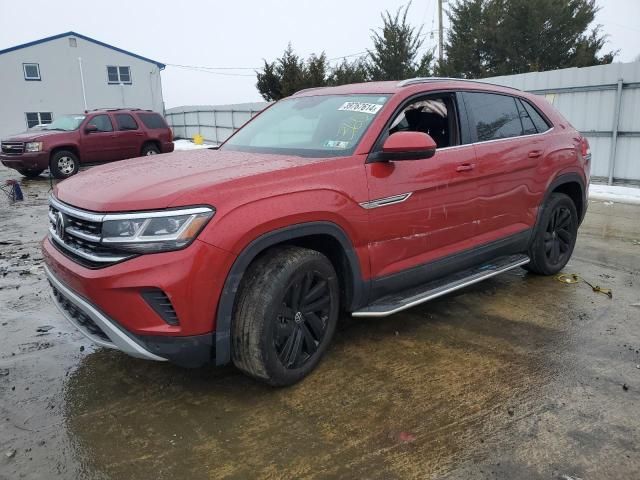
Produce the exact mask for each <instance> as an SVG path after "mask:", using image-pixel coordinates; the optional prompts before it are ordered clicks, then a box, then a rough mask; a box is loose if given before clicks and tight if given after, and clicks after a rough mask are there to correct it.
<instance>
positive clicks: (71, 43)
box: [69, 37, 78, 48]
mask: <svg viewBox="0 0 640 480" xmlns="http://www.w3.org/2000/svg"><path fill="white" fill-rule="evenodd" d="M69 46H70V47H71V48H76V47H77V46H78V40H77V39H76V38H75V37H69Z"/></svg>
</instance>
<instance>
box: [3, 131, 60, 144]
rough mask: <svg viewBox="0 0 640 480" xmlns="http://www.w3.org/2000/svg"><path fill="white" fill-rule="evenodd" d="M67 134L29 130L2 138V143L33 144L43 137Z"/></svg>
mask: <svg viewBox="0 0 640 480" xmlns="http://www.w3.org/2000/svg"><path fill="white" fill-rule="evenodd" d="M65 133H69V132H63V131H61V130H29V131H26V132H22V133H17V134H15V135H11V136H10V137H8V138H3V139H2V141H3V142H33V141H35V140H39V139H41V138H43V137H49V136H51V135H60V134H65Z"/></svg>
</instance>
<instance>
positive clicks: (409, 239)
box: [365, 94, 478, 286]
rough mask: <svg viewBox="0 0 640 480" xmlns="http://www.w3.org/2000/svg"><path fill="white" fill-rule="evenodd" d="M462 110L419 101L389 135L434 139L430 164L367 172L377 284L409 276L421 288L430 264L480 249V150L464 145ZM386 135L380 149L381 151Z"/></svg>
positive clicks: (379, 166)
mask: <svg viewBox="0 0 640 480" xmlns="http://www.w3.org/2000/svg"><path fill="white" fill-rule="evenodd" d="M458 111H459V110H458V108H457V102H456V96H455V95H453V94H439V95H430V96H425V97H422V98H419V99H417V100H412V101H411V102H410V103H408V104H407V105H405V106H404V107H403V108H401V111H400V112H399V113H398V114H397V115H396V118H395V119H394V120H392V122H391V123H390V124H389V126H388V127H387V132H386V134H385V136H386V135H393V134H394V133H395V132H397V131H422V132H424V133H428V134H429V135H431V137H432V138H433V139H434V140H435V141H436V144H437V146H438V148H437V150H436V154H435V155H434V156H433V157H432V158H429V159H424V160H407V161H394V162H384V163H368V164H367V165H366V172H367V179H368V184H369V198H370V201H369V202H368V203H367V205H365V207H366V208H367V209H368V211H369V224H370V241H369V254H370V259H371V260H370V261H371V274H372V277H373V278H374V279H375V278H381V277H389V276H390V275H393V274H398V273H400V272H402V273H408V274H409V276H410V277H413V278H414V279H415V280H416V282H413V283H417V282H418V281H421V280H423V279H424V278H423V277H424V275H421V272H420V270H421V269H428V267H423V265H424V264H426V263H429V262H432V261H434V260H437V259H441V258H443V257H447V256H450V255H453V254H456V253H459V252H461V251H463V250H465V249H469V248H470V247H471V246H473V244H474V240H473V238H472V234H473V222H474V220H475V215H476V213H475V212H476V202H477V200H478V198H477V197H478V195H477V191H476V188H475V173H474V165H475V153H474V148H473V145H470V144H469V145H461V144H460V143H461V135H460V127H459V124H460V122H459V121H458V114H457V112H458ZM385 136H383V138H381V140H380V141H379V142H378V143H377V144H376V147H374V149H380V148H381V143H382V142H383V141H384V137H385ZM408 269H413V272H407V270H408ZM422 273H428V272H422ZM414 274H416V275H414ZM401 283H403V282H401ZM409 283H412V282H411V281H410V282H409ZM399 286H402V285H399Z"/></svg>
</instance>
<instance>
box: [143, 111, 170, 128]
mask: <svg viewBox="0 0 640 480" xmlns="http://www.w3.org/2000/svg"><path fill="white" fill-rule="evenodd" d="M138 118H139V119H140V121H141V122H142V123H143V124H144V126H145V127H147V128H148V129H151V130H154V129H157V128H167V124H166V122H165V121H164V118H162V117H161V116H160V115H158V114H157V113H139V114H138Z"/></svg>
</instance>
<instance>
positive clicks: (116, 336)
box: [44, 265, 167, 362]
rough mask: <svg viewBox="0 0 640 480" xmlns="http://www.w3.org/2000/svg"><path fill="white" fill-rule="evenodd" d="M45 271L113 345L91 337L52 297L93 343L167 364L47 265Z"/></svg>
mask: <svg viewBox="0 0 640 480" xmlns="http://www.w3.org/2000/svg"><path fill="white" fill-rule="evenodd" d="M44 271H45V273H46V275H47V278H49V281H50V282H51V283H52V284H53V285H55V287H56V289H57V290H58V291H59V292H60V293H61V294H63V295H64V296H65V298H66V299H67V300H68V301H69V302H71V303H73V304H74V305H75V306H76V307H77V308H79V309H80V310H82V311H83V312H84V313H85V314H86V315H88V316H89V317H90V318H91V320H93V321H94V322H95V323H96V325H98V326H99V327H100V329H101V330H102V331H103V332H104V333H105V335H106V336H107V337H109V339H110V340H111V341H112V342H113V343H109V342H105V341H104V340H102V339H100V338H98V337H96V336H94V335H91V334H90V333H89V332H87V331H86V330H85V329H83V328H82V327H81V326H79V325H78V324H77V323H76V321H75V319H74V318H73V317H72V316H71V315H69V314H68V313H67V312H66V311H65V309H64V308H63V307H62V305H60V304H59V303H58V300H57V299H56V298H55V296H54V295H52V297H53V301H54V303H55V305H56V307H58V310H60V313H62V315H63V316H64V317H65V318H66V319H67V320H68V321H69V322H71V324H72V325H73V326H74V327H76V328H77V329H78V330H80V332H82V333H83V334H84V335H85V336H86V337H87V338H88V339H89V340H91V341H92V342H93V343H96V344H98V345H100V346H102V347H107V348H115V349H116V350H121V351H123V352H124V353H127V354H129V355H131V356H133V357H138V358H144V359H145V360H155V361H159V362H165V361H166V360H167V359H166V358H162V357H159V356H157V355H155V354H153V353H151V352H150V351H148V350H147V349H146V348H144V347H142V345H140V344H138V343H137V342H135V341H134V340H133V339H132V338H131V337H129V336H128V335H127V334H125V333H124V332H123V331H122V330H121V329H120V328H119V327H117V326H115V325H114V321H113V320H111V319H110V318H108V317H107V316H105V315H104V314H103V313H101V312H100V311H99V310H98V309H96V308H95V307H93V305H91V304H90V303H89V302H87V301H86V300H85V299H83V298H82V297H80V296H79V295H78V294H76V293H75V292H74V291H72V290H71V289H70V288H68V287H67V286H66V285H64V284H63V283H62V282H61V281H60V280H58V278H56V276H55V275H54V274H53V273H52V272H51V271H50V270H49V269H48V268H47V266H46V265H45V267H44Z"/></svg>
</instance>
